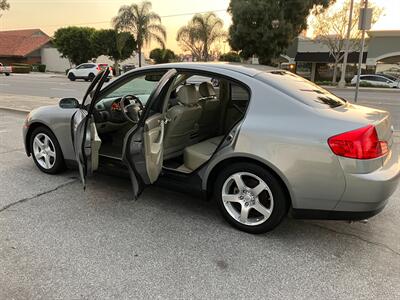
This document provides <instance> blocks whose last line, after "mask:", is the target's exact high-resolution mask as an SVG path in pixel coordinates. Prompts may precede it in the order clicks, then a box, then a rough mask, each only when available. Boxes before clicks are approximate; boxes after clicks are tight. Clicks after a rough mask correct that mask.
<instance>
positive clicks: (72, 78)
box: [68, 73, 76, 81]
mask: <svg viewBox="0 0 400 300" xmlns="http://www.w3.org/2000/svg"><path fill="white" fill-rule="evenodd" d="M68 79H69V80H71V81H75V79H76V77H75V75H74V73H69V74H68Z"/></svg>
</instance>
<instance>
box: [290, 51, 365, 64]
mask: <svg viewBox="0 0 400 300" xmlns="http://www.w3.org/2000/svg"><path fill="white" fill-rule="evenodd" d="M359 53H360V52H350V53H349V56H348V58H347V62H348V63H351V64H353V63H358V58H359V55H360V54H359ZM363 54H364V55H363V63H365V62H366V60H367V56H368V52H364V53H363ZM294 60H295V61H296V62H315V63H334V62H335V59H334V58H333V56H332V55H331V54H330V53H329V52H297V54H296V57H295V59H294ZM342 61H343V60H342ZM342 61H341V62H342Z"/></svg>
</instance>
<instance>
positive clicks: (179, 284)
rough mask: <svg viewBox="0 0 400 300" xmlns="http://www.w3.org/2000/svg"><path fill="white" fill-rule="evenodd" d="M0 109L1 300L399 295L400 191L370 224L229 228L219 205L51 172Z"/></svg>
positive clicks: (288, 222)
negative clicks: (257, 231)
mask: <svg viewBox="0 0 400 300" xmlns="http://www.w3.org/2000/svg"><path fill="white" fill-rule="evenodd" d="M23 118H24V115H22V114H16V113H10V112H5V111H1V110H0V183H1V184H0V299H127V298H135V299H144V298H173V299H178V298H179V299H189V298H191V299H214V298H215V299H222V298H230V299H243V298H250V299H252V298H253V299H255V298H262V299H266V298H281V299H294V298H296V299H324V298H328V299H399V298H400V272H399V270H400V239H399V228H400V191H399V190H397V192H396V193H395V195H394V196H392V198H391V200H390V202H389V204H388V206H387V207H386V209H385V210H384V211H383V212H382V213H381V214H379V215H378V216H376V217H374V218H372V219H371V220H370V221H369V222H368V223H366V224H364V223H360V222H357V223H352V224H349V223H346V222H332V221H330V222H328V221H327V222H316V221H299V220H293V219H290V218H287V219H285V220H284V222H283V224H281V226H280V227H278V228H277V229H276V230H274V231H273V232H271V233H268V234H264V235H250V234H246V233H243V232H240V231H237V230H235V229H233V228H232V227H230V226H229V225H228V224H227V223H225V222H224V221H223V219H222V218H221V217H220V216H219V214H218V212H217V210H216V207H215V206H214V205H213V203H208V202H203V201H201V200H200V199H197V198H193V197H191V196H188V195H183V194H179V193H175V192H171V191H167V190H164V189H162V188H159V187H152V188H148V189H147V190H145V192H144V194H143V195H142V197H141V198H140V199H139V200H138V201H131V198H132V197H131V193H130V184H129V181H128V180H126V179H121V178H116V177H111V176H108V175H107V174H96V175H95V176H94V177H93V178H91V179H90V180H89V183H88V187H87V189H86V191H83V190H82V187H81V184H80V182H79V180H78V179H77V177H78V174H77V172H76V171H74V170H71V171H67V172H66V173H63V174H61V175H57V176H51V175H46V174H44V173H41V172H40V171H39V170H38V169H37V168H36V167H35V165H34V163H33V161H32V160H31V159H30V158H28V157H26V156H25V153H24V150H23V146H22V141H21V138H20V136H21V123H22V121H23Z"/></svg>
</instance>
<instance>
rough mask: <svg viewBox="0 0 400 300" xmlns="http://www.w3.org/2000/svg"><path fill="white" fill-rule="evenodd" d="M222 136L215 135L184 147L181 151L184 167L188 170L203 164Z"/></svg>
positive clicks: (212, 152)
mask: <svg viewBox="0 0 400 300" xmlns="http://www.w3.org/2000/svg"><path fill="white" fill-rule="evenodd" d="M223 137H224V136H217V137H214V138H211V139H208V140H205V141H203V142H201V143H198V144H194V145H191V146H188V147H186V148H185V150H184V152H183V159H184V164H185V167H186V168H188V169H190V170H195V169H197V168H198V167H200V166H201V165H202V164H204V163H205V162H206V161H207V160H209V159H210V158H211V156H212V155H213V154H214V152H215V150H216V149H217V147H218V145H219V144H220V143H221V141H222V139H223Z"/></svg>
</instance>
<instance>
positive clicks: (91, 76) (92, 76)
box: [87, 73, 96, 81]
mask: <svg viewBox="0 0 400 300" xmlns="http://www.w3.org/2000/svg"><path fill="white" fill-rule="evenodd" d="M95 77H96V75H94V74H93V73H90V74H89V76H88V78H87V79H88V80H89V81H93V79H94V78H95Z"/></svg>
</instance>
